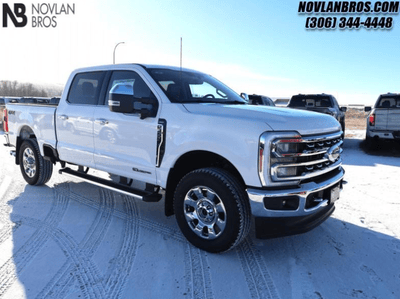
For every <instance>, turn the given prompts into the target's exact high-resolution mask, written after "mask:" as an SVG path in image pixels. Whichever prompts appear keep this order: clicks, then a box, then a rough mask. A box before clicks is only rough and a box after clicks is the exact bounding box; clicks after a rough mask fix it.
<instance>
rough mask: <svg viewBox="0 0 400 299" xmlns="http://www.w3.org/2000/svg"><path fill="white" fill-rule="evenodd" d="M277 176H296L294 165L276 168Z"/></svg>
mask: <svg viewBox="0 0 400 299" xmlns="http://www.w3.org/2000/svg"><path fill="white" fill-rule="evenodd" d="M277 175H278V177H281V178H282V177H291V176H296V167H279V168H278V170H277Z"/></svg>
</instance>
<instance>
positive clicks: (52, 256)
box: [0, 182, 400, 299]
mask: <svg viewBox="0 0 400 299" xmlns="http://www.w3.org/2000/svg"><path fill="white" fill-rule="evenodd" d="M8 205H9V207H11V208H12V211H11V214H10V219H11V223H9V225H8V226H7V225H6V226H3V228H1V231H0V246H1V248H2V249H5V248H8V249H9V250H3V251H1V252H2V254H1V258H0V280H1V281H0V282H1V283H0V295H5V297H6V298H17V297H18V298H19V297H25V298H48V297H51V298H65V297H69V298H78V297H82V298H83V297H85V298H107V299H108V298H127V297H130V296H133V295H132V294H135V295H134V296H133V297H134V298H159V297H162V298H188V297H196V298H274V299H277V298H297V297H296V296H295V295H296V294H301V296H300V297H301V298H347V297H357V296H356V295H359V296H361V295H362V296H364V297H365V298H372V297H373V296H376V297H377V298H392V297H393V296H396V295H394V294H397V296H398V295H399V294H400V284H399V283H398V280H399V278H400V270H399V269H398V267H397V266H396V265H399V264H400V241H399V240H398V239H396V238H395V237H392V235H395V234H394V233H392V232H387V231H386V232H385V231H383V232H378V231H379V229H381V230H382V229H383V230H385V229H386V228H385V225H384V224H382V223H380V222H379V221H376V220H374V219H371V220H369V219H368V216H367V215H361V216H360V217H359V223H358V225H355V224H352V223H349V222H346V221H342V220H340V219H335V218H332V217H331V218H330V219H328V220H327V221H326V222H325V223H323V224H322V225H321V226H319V227H317V228H315V229H314V230H312V231H311V232H308V233H306V234H303V235H298V236H291V237H285V238H277V239H270V240H257V239H255V238H254V231H252V232H251V235H250V236H249V237H248V238H247V239H246V240H245V241H244V242H243V243H242V244H240V245H239V246H238V247H236V249H234V250H231V251H229V252H227V253H223V254H209V253H206V252H204V251H201V250H199V249H197V248H195V247H193V246H191V245H190V244H189V243H188V242H187V241H186V240H185V238H184V237H183V235H182V234H181V233H180V231H179V229H178V227H177V225H176V223H175V218H174V217H169V218H167V217H165V216H164V213H163V206H164V202H163V200H162V201H160V202H158V203H144V202H141V201H135V200H134V199H132V198H130V197H127V196H124V195H120V194H117V193H115V192H111V191H108V190H104V189H101V188H98V187H95V186H92V185H89V184H86V183H73V182H64V183H61V184H58V185H55V186H54V187H48V186H42V187H32V186H29V185H27V186H26V187H25V189H24V191H23V192H22V193H20V194H19V196H18V197H16V198H15V199H12V200H10V201H9V202H8ZM340 209H343V207H341V208H340ZM334 215H335V214H334ZM386 230H387V229H386ZM7 254H9V256H7ZM344 272H345V274H343V273H344ZM350 277H351V279H349V278H350ZM371 283H372V284H373V285H374V287H371ZM129 294H131V295H129ZM386 295H388V296H386ZM364 297H363V298H364ZM393 298H394V297H393Z"/></svg>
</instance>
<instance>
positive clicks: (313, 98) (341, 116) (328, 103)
mask: <svg viewBox="0 0 400 299" xmlns="http://www.w3.org/2000/svg"><path fill="white" fill-rule="evenodd" d="M287 107H289V108H295V109H302V110H309V111H315V112H320V113H325V114H329V115H332V116H333V117H334V118H336V120H337V121H338V122H339V123H340V125H341V126H342V131H343V134H344V130H345V112H346V111H347V107H340V106H339V104H338V102H337V100H336V98H335V97H334V96H332V95H330V94H325V93H322V94H298V95H294V96H292V98H291V99H290V101H289V104H288V106H287Z"/></svg>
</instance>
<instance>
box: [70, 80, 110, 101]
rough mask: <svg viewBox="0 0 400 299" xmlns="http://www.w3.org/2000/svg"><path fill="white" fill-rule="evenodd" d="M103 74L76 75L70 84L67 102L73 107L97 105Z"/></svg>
mask: <svg viewBox="0 0 400 299" xmlns="http://www.w3.org/2000/svg"><path fill="white" fill-rule="evenodd" d="M105 74H106V73H105V72H88V73H79V74H77V75H76V76H75V77H74V79H73V81H72V84H71V88H70V90H69V93H68V98H67V102H68V103H70V104H74V105H97V104H98V102H99V95H100V91H101V88H102V84H103V80H104V77H105Z"/></svg>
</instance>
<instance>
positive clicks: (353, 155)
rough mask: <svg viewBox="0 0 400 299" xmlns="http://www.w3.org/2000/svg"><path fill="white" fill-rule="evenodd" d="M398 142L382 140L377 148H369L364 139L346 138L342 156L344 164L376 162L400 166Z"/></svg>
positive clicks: (370, 164) (359, 164)
mask: <svg viewBox="0 0 400 299" xmlns="http://www.w3.org/2000/svg"><path fill="white" fill-rule="evenodd" d="M398 157H400V143H398V142H382V143H381V146H380V148H379V149H378V150H370V149H368V148H367V147H366V145H365V140H363V139H354V138H346V139H345V141H344V145H343V154H342V158H343V161H344V165H356V166H375V165H377V164H383V165H391V166H400V160H399V159H397V158H398Z"/></svg>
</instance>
